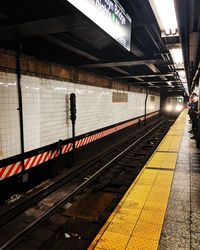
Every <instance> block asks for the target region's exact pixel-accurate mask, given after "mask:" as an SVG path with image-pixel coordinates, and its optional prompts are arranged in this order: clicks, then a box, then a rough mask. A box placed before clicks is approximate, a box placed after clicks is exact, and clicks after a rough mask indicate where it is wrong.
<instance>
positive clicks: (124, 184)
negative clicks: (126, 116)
mask: <svg viewBox="0 0 200 250" xmlns="http://www.w3.org/2000/svg"><path fill="white" fill-rule="evenodd" d="M165 123H166V121H165V120H162V121H161V122H159V123H158V124H157V125H155V124H154V125H151V128H148V132H147V133H144V130H143V131H140V133H142V135H141V134H140V135H138V136H137V139H136V136H135V138H131V137H130V138H129V140H128V141H127V142H126V143H125V144H122V145H121V146H120V147H118V148H117V149H115V150H112V151H111V152H110V153H109V154H107V156H106V157H104V158H103V159H102V160H98V161H96V162H95V163H90V164H89V165H87V166H85V168H84V170H83V169H82V170H81V174H80V173H79V176H77V175H75V174H72V176H71V177H70V178H69V176H68V177H67V178H68V180H65V182H64V181H63V182H64V184H63V183H62V185H61V186H62V187H60V189H57V191H56V192H54V193H52V194H50V195H48V196H47V193H48V192H49V193H51V192H52V191H48V192H47V191H46V193H45V195H43V196H42V198H43V200H41V201H40V202H39V203H38V204H36V205H35V206H34V207H31V208H29V209H27V210H26V211H24V212H23V213H22V214H20V215H19V216H18V217H15V218H14V219H13V220H10V221H9V222H8V223H7V224H6V225H4V226H2V227H1V228H0V232H1V235H2V237H1V240H0V241H1V242H0V243H1V246H0V249H2V250H3V249H22V247H23V249H29V248H31V247H32V249H34V248H35V249H50V248H51V247H52V245H53V244H55V242H56V237H58V235H60V232H62V233H61V234H62V235H63V232H65V237H63V239H64V240H69V241H71V240H72V241H75V242H79V244H80V238H79V237H81V239H82V233H80V228H81V226H78V229H77V230H75V229H73V230H72V229H70V230H69V228H66V225H69V224H70V223H71V224H74V223H75V224H81V225H82V224H84V223H86V222H84V223H83V221H84V220H73V223H72V222H70V221H71V218H74V217H75V216H74V215H73V212H75V214H76V213H77V211H73V209H71V207H73V203H77V201H78V200H79V199H80V197H82V196H84V195H86V197H85V198H86V199H88V197H89V199H88V200H89V202H93V201H94V197H95V196H98V195H99V194H101V195H102V194H104V195H105V194H106V195H107V196H106V199H107V200H108V204H107V205H105V207H103V208H102V211H104V213H107V210H109V212H108V214H109V213H110V212H111V211H112V209H113V208H114V206H115V205H116V204H117V203H118V201H119V200H120V199H121V197H122V196H123V194H124V193H125V192H126V190H127V189H128V187H129V186H130V184H131V183H132V182H133V180H134V179H135V177H136V176H137V174H138V173H139V171H140V170H141V168H142V166H143V165H144V163H145V161H146V160H147V159H148V156H150V155H151V153H152V152H153V151H154V149H155V147H156V146H157V144H158V143H159V141H160V140H161V139H162V137H163V136H164V135H165V133H166V132H167V130H168V128H169V126H170V123H169V122H168V125H164V124H165ZM163 127H165V128H163ZM155 131H156V133H155ZM141 142H142V143H141ZM131 162H132V163H131ZM133 162H134V163H133ZM133 164H135V167H133ZM89 166H90V167H89ZM69 180H70V183H69ZM55 189H56V188H54V190H55ZM66 194H67V195H66ZM109 194H110V195H109ZM92 196H93V198H91V197H92ZM38 197H39V196H38ZM44 197H46V198H44ZM103 197H104V196H103ZM40 198H41V196H40ZM104 198H105V197H104ZM52 201H53V202H52ZM30 204H32V201H31V202H30V203H29V206H30ZM26 206H28V205H26ZM88 206H91V204H88ZM41 208H43V209H41ZM97 210H98V209H97ZM102 211H100V212H102ZM105 211H106V212H105ZM33 214H34V215H35V216H28V215H33ZM108 214H104V215H103V216H102V215H97V216H96V217H95V216H93V217H91V218H92V219H91V218H90V219H91V222H89V224H88V223H86V224H87V225H88V228H89V225H90V226H91V227H92V228H93V227H95V230H94V228H93V230H92V231H93V232H94V233H95V231H98V229H99V227H100V226H101V224H102V223H103V222H104V221H105V219H106V218H107V217H108ZM78 216H80V215H77V217H78ZM12 217H13V216H12ZM86 217H87V216H86ZM55 218H57V219H55ZM58 218H60V221H61V223H58V221H59V219H58ZM94 218H95V219H94ZM10 219H11V217H10ZM94 220H95V223H94ZM98 220H99V221H100V222H97V221H98ZM74 221H76V222H74ZM77 221H78V223H77ZM44 222H46V223H47V224H48V225H53V228H54V230H53V231H52V230H50V229H48V226H47V228H46V226H45V225H46V224H44ZM63 225H65V226H63ZM50 227H51V226H50ZM45 230H46V235H42V233H41V235H42V237H41V235H38V234H37V233H36V232H38V231H41V232H42V231H43V232H45ZM86 231H87V230H86ZM88 235H89V233H88ZM47 236H48V237H47ZM94 236H95V235H91V236H90V237H89V238H92V237H94ZM38 237H39V238H38ZM41 238H42V239H41ZM85 238H87V236H85ZM50 239H51V240H50ZM54 240H55V242H54ZM84 242H85V239H84ZM85 244H86V245H87V244H88V240H86V243H85ZM70 246H73V244H71V243H70ZM57 247H58V246H57ZM52 249H53V248H52ZM55 249H56V248H55ZM67 249H70V248H67ZM71 249H75V248H71ZM80 249H85V248H84V247H80Z"/></svg>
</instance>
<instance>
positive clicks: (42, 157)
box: [24, 150, 58, 170]
mask: <svg viewBox="0 0 200 250" xmlns="http://www.w3.org/2000/svg"><path fill="white" fill-rule="evenodd" d="M57 156H58V152H57V151H56V150H50V151H46V152H44V153H42V154H39V155H35V156H32V157H30V158H27V159H26V160H25V162H24V168H25V170H27V169H30V168H33V167H35V166H37V165H40V164H42V163H44V162H46V161H49V160H51V159H53V158H56V157H57Z"/></svg>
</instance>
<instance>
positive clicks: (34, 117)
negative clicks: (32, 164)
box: [0, 73, 160, 158]
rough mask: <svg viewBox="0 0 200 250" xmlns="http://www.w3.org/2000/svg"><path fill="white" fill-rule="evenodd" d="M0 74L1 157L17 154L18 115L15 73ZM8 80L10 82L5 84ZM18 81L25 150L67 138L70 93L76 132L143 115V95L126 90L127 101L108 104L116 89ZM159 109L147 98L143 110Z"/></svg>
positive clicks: (26, 78) (30, 79)
mask: <svg viewBox="0 0 200 250" xmlns="http://www.w3.org/2000/svg"><path fill="white" fill-rule="evenodd" d="M0 76H1V77H0V79H1V85H0V95H1V96H3V100H4V101H3V102H2V100H1V99H0V109H1V110H2V112H1V114H0V115H1V116H2V117H1V118H3V117H4V118H3V125H2V123H1V127H0V150H1V151H2V152H4V153H3V154H1V157H2V158H5V157H9V156H11V155H15V154H17V153H20V143H19V141H20V139H19V117H18V111H16V108H17V105H18V103H17V89H16V76H15V75H14V74H10V73H2V74H1V75H0ZM8 82H10V83H13V85H10V86H9V87H8V86H7V85H8ZM21 83H22V97H23V115H24V138H25V151H29V150H32V149H36V148H38V147H42V146H45V145H48V144H51V143H54V142H56V141H58V140H59V139H67V138H70V137H71V121H70V120H69V95H70V93H75V94H76V103H77V121H76V135H80V134H83V133H87V132H90V131H92V130H96V129H99V128H102V127H105V126H109V125H112V124H114V123H118V122H121V121H125V120H128V119H132V118H134V117H137V116H140V115H143V114H144V102H145V94H139V93H133V92H125V93H128V102H127V103H112V91H116V90H111V89H105V88H98V87H92V86H87V85H81V84H74V83H69V82H62V81H56V80H50V79H44V78H38V77H30V76H22V79H21ZM14 84H15V85H14ZM8 89H9V91H8ZM5 91H7V92H6V94H4V93H5ZM9 93H10V99H8V98H9ZM11 93H12V94H11ZM7 102H8V103H7ZM159 108H160V98H159V97H155V102H150V97H149V98H148V109H147V112H148V113H149V112H153V111H156V110H159ZM1 120H2V119H1ZM7 128H9V129H8V131H7ZM16 130H17V132H16ZM13 133H14V134H13ZM13 137H14V139H13ZM8 138H9V140H10V141H12V143H11V142H10V141H9V140H7V139H8ZM11 138H12V140H11ZM5 152H6V153H5Z"/></svg>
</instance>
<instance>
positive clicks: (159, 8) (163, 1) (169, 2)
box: [149, 0, 178, 36]
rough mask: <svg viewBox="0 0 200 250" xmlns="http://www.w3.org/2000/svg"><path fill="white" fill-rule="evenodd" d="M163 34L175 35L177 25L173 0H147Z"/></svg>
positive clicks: (176, 33)
mask: <svg viewBox="0 0 200 250" xmlns="http://www.w3.org/2000/svg"><path fill="white" fill-rule="evenodd" d="M149 2H150V5H151V8H152V9H153V12H154V14H155V16H156V19H157V21H158V24H159V26H160V30H161V32H162V35H163V36H177V35H178V25H177V19H176V13H175V7H174V1H173V0H149Z"/></svg>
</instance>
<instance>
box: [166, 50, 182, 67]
mask: <svg viewBox="0 0 200 250" xmlns="http://www.w3.org/2000/svg"><path fill="white" fill-rule="evenodd" d="M169 51H170V53H171V56H172V59H173V62H174V66H175V68H176V69H178V68H184V64H183V54H182V49H181V48H176V49H170V50H169Z"/></svg>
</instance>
